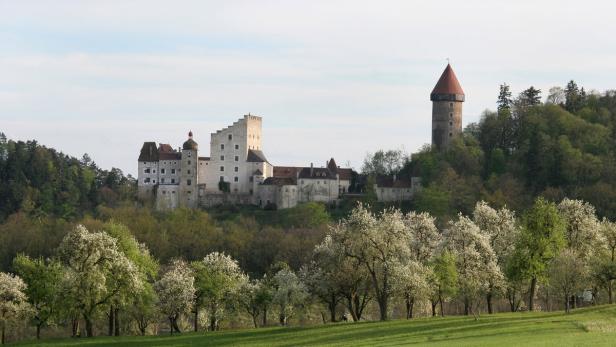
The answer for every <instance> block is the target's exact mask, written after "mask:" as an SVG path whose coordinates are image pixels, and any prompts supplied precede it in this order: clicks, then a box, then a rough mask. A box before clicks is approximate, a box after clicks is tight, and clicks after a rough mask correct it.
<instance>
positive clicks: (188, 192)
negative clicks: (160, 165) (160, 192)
mask: <svg viewBox="0 0 616 347" xmlns="http://www.w3.org/2000/svg"><path fill="white" fill-rule="evenodd" d="M190 193H192V192H191V191H190V190H189V191H187V192H186V194H190ZM188 200H190V198H189V199H188Z"/></svg>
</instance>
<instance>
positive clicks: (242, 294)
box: [0, 198, 616, 339]
mask: <svg viewBox="0 0 616 347" xmlns="http://www.w3.org/2000/svg"><path fill="white" fill-rule="evenodd" d="M86 224H88V225H87V226H86V225H82V224H79V225H77V226H74V227H71V228H70V229H69V230H68V231H67V232H66V234H65V235H64V236H63V238H62V240H61V242H60V243H59V245H58V246H57V247H56V248H55V249H54V251H53V253H52V255H51V256H50V257H48V258H43V257H30V256H28V255H25V254H20V255H18V256H17V257H15V258H14V259H13V261H12V272H13V273H10V274H9V273H0V310H2V311H1V312H3V315H2V316H0V318H1V320H0V324H1V328H2V336H3V339H4V336H5V333H6V332H9V334H10V335H11V336H12V337H14V336H15V333H14V331H13V329H15V327H17V326H24V325H26V324H30V325H31V326H33V327H35V328H36V329H35V331H36V332H35V333H33V334H35V335H36V336H37V337H40V334H41V331H42V330H43V329H45V328H46V327H48V326H56V327H64V329H65V331H66V334H70V335H71V336H94V335H96V334H101V333H102V332H104V333H106V334H108V335H122V334H142V335H145V334H160V333H169V334H173V333H176V332H178V333H179V332H181V331H184V330H187V329H191V330H194V331H199V330H207V331H216V330H219V329H221V328H222V327H242V326H244V327H246V326H249V325H250V326H253V327H255V328H258V327H260V326H267V325H271V324H272V323H274V322H275V323H274V324H280V325H283V326H286V325H288V324H302V323H313V324H314V323H316V320H315V317H319V316H320V318H321V320H322V322H323V323H325V322H328V321H331V322H335V321H338V320H350V321H360V320H366V319H380V320H387V319H390V318H391V317H392V316H393V317H400V316H402V317H406V318H407V319H410V318H413V317H415V316H417V315H428V316H429V315H431V316H436V315H445V314H457V313H463V314H466V315H474V316H475V317H476V319H477V318H478V317H479V315H480V313H485V312H487V313H493V312H498V311H512V312H513V311H518V310H535V309H541V310H552V309H560V308H564V309H565V310H566V311H569V310H570V309H571V308H575V307H577V306H578V305H581V304H585V305H589V304H600V303H612V301H613V282H614V280H615V279H616V259H615V250H616V224H615V223H613V222H610V221H608V220H606V219H604V220H599V219H598V218H597V216H596V213H595V210H594V207H593V206H592V205H590V204H588V203H586V202H583V201H580V200H570V199H564V200H562V201H561V202H560V203H559V204H555V203H553V202H548V201H546V200H544V199H542V198H538V199H537V200H535V201H534V203H533V204H532V206H531V207H530V208H529V209H528V210H527V211H526V212H525V213H524V214H523V215H521V216H519V217H518V216H516V214H515V213H514V212H513V211H511V210H509V209H507V208H505V207H502V208H499V209H495V208H492V207H491V206H489V205H488V204H487V203H485V202H483V201H482V202H479V203H477V204H476V206H475V208H474V209H473V211H472V213H471V214H470V215H464V214H459V215H458V216H457V217H456V218H455V219H454V220H452V221H450V222H449V223H447V225H446V227H445V228H438V227H437V225H436V223H435V218H434V217H432V216H431V215H430V214H428V213H425V212H422V213H416V212H409V213H402V212H401V211H400V210H397V209H392V208H390V209H386V210H383V211H381V212H378V213H375V212H371V211H370V209H369V208H368V207H367V206H366V207H365V206H364V205H361V204H359V205H358V206H357V207H356V208H354V209H353V210H352V211H351V213H350V214H349V216H348V217H347V218H344V219H342V220H341V221H339V222H337V223H334V224H332V225H331V226H330V228H329V230H328V231H327V233H326V235H325V236H324V237H322V238H320V241H318V242H317V243H316V245H315V246H314V247H311V248H310V252H309V254H308V256H307V257H306V258H305V259H304V260H303V261H302V264H301V265H300V266H299V267H298V268H296V269H294V268H292V267H290V266H288V265H287V264H285V263H284V262H278V263H276V264H274V265H273V266H270V267H269V268H268V270H267V271H266V272H265V273H263V274H247V273H246V269H244V268H242V266H241V265H240V263H238V261H237V260H236V259H234V257H232V256H231V255H229V254H228V253H226V252H218V251H211V252H208V253H207V254H205V255H204V256H203V257H200V258H198V259H187V258H186V257H182V256H177V257H174V258H172V259H169V260H167V261H165V262H160V261H159V259H157V258H156V257H155V256H153V255H152V253H151V252H150V250H149V249H148V247H147V246H146V245H145V244H143V243H140V242H138V241H137V239H136V238H135V237H134V236H133V234H137V232H136V231H131V230H130V229H129V228H128V227H127V226H126V225H124V224H122V223H119V222H117V221H115V220H110V221H108V222H102V221H94V220H89V221H86ZM272 242H279V240H272ZM198 246H199V245H194V247H195V248H196V247H198ZM263 247H271V248H275V247H279V245H275V244H274V243H269V244H264V245H263ZM160 264H163V265H162V266H161V265H160ZM460 309H461V310H460ZM61 331H63V330H62V329H60V332H61Z"/></svg>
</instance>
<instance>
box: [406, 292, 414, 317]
mask: <svg viewBox="0 0 616 347" xmlns="http://www.w3.org/2000/svg"><path fill="white" fill-rule="evenodd" d="M414 304H415V299H413V298H409V297H407V298H406V319H411V318H413V305H414Z"/></svg>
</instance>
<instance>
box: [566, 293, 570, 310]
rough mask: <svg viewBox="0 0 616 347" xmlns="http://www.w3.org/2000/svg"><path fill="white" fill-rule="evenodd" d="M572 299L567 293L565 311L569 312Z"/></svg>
mask: <svg viewBox="0 0 616 347" xmlns="http://www.w3.org/2000/svg"><path fill="white" fill-rule="evenodd" d="M570 300H571V298H569V295H565V312H566V313H569V301H570Z"/></svg>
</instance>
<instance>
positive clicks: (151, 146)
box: [138, 142, 158, 161]
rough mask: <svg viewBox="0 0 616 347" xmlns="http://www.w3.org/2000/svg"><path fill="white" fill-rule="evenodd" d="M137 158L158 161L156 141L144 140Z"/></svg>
mask: <svg viewBox="0 0 616 347" xmlns="http://www.w3.org/2000/svg"><path fill="white" fill-rule="evenodd" d="M138 160H139V161H158V148H156V142H144V143H143V147H141V152H140V153H139V159H138Z"/></svg>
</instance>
